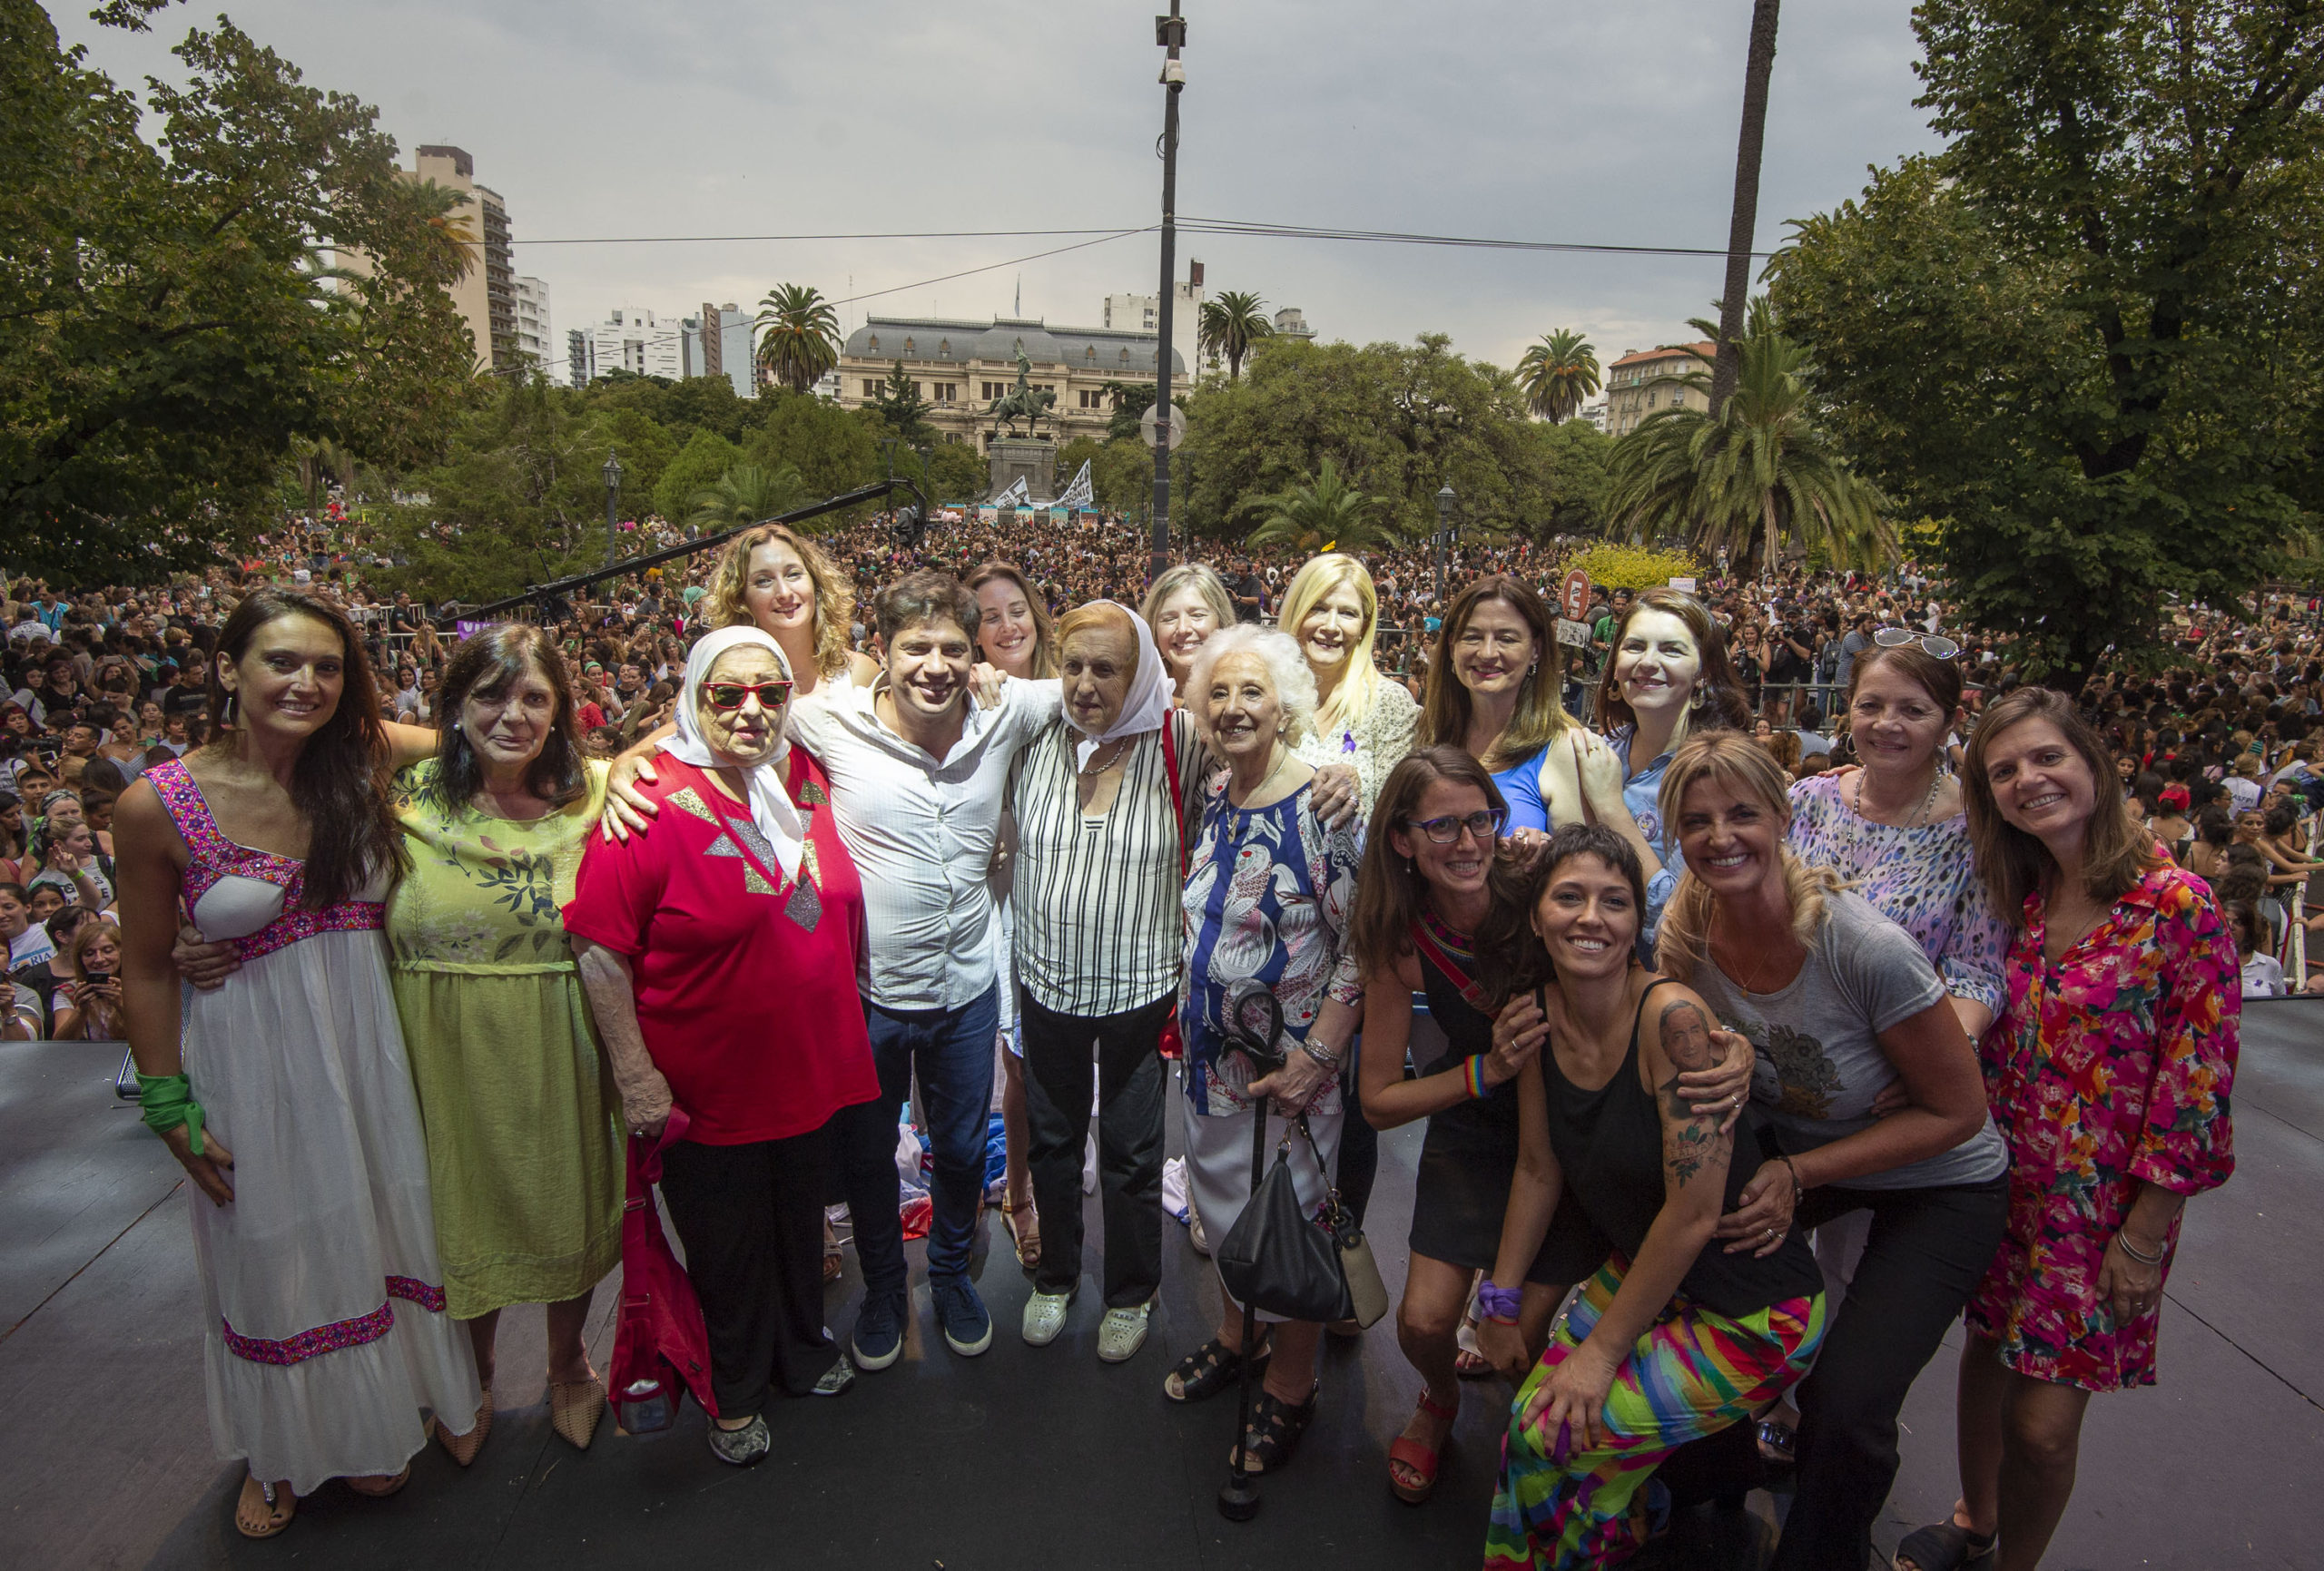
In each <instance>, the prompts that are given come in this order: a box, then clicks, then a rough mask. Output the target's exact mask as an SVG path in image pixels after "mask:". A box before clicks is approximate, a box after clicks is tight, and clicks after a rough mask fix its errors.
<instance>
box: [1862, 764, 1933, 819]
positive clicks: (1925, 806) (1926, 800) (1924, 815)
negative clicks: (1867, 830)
mask: <svg viewBox="0 0 2324 1571" xmlns="http://www.w3.org/2000/svg"><path fill="white" fill-rule="evenodd" d="M1866 772H1867V771H1864V770H1862V769H1859V770H1857V771H1856V817H1857V818H1858V819H1861V820H1864V821H1865V822H1866V823H1869V822H1871V821H1872V820H1870V819H1869V818H1868V817H1866V813H1865V810H1864V777H1865V774H1866ZM1944 789H1945V766H1944V765H1943V764H1939V765H1937V767H1936V771H1935V774H1933V775H1932V776H1931V777H1930V779H1929V782H1928V795H1926V796H1925V797H1923V798H1922V799H1921V805H1920V809H1919V810H1918V811H1916V812H1915V813H1914V814H1913V816H1912V817H1911V818H1910V819H1908V820H1905V822H1903V823H1901V824H1898V825H1896V826H1895V827H1896V828H1897V829H1900V830H1917V829H1922V828H1925V827H1926V825H1927V822H1928V815H1929V810H1930V809H1931V808H1934V807H1935V806H1936V794H1937V792H1939V791H1941V790H1944Z"/></svg>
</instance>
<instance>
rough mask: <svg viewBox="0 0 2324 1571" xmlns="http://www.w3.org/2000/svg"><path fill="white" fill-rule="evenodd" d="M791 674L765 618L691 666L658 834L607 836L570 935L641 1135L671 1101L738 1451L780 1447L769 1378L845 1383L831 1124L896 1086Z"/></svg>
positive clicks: (742, 1458)
mask: <svg viewBox="0 0 2324 1571" xmlns="http://www.w3.org/2000/svg"><path fill="white" fill-rule="evenodd" d="M790 701H791V669H790V665H789V663H788V662H787V661H785V660H784V658H783V652H782V651H781V650H780V649H779V648H778V647H777V646H776V645H775V643H774V641H773V639H771V638H769V637H768V636H767V635H766V634H765V633H761V632H760V631H758V630H757V629H756V628H754V627H730V628H723V629H721V630H720V631H718V632H716V633H712V634H711V635H710V636H709V637H707V638H705V639H704V640H703V641H702V642H701V643H698V644H696V645H695V646H694V653H693V654H692V655H691V656H690V657H689V658H688V660H687V661H686V669H685V681H684V690H683V692H681V694H680V701H679V704H678V710H677V725H678V733H677V735H676V736H675V737H673V738H672V739H671V740H670V741H667V742H665V743H664V744H663V751H664V754H665V757H664V759H663V760H661V761H659V772H660V776H661V778H660V780H659V781H657V782H656V783H655V785H653V786H651V787H649V788H647V793H648V794H649V795H650V796H652V797H653V798H654V799H655V800H656V801H659V802H663V803H666V804H667V805H668V806H669V807H670V808H674V809H675V811H665V812H664V813H663V814H662V815H661V816H660V817H659V818H657V819H656V820H655V826H656V832H655V833H654V834H652V835H633V836H631V837H630V839H629V840H627V841H625V842H621V843H612V842H607V841H603V840H600V841H597V842H595V843H593V844H592V845H591V846H590V848H589V849H588V852H587V854H586V856H585V857H584V858H583V859H582V862H581V871H580V875H579V879H578V883H577V887H576V891H575V894H574V898H573V902H572V903H571V904H570V905H568V906H566V908H565V926H566V932H568V933H569V934H571V935H572V937H573V940H574V948H575V949H576V953H577V955H578V957H579V961H580V967H581V977H582V981H583V983H584V985H585V986H586V987H587V989H588V993H589V1003H590V1008H591V1011H592V1013H594V1014H595V1015H596V1021H597V1030H598V1033H599V1035H600V1036H603V1038H604V1039H605V1043H606V1052H607V1055H608V1056H609V1057H610V1058H611V1060H612V1062H613V1071H614V1083H615V1086H616V1087H617V1088H618V1089H619V1090H620V1092H621V1098H622V1108H623V1114H624V1116H625V1120H626V1122H627V1123H628V1125H629V1128H630V1131H631V1132H632V1133H633V1134H646V1135H654V1134H660V1132H661V1129H662V1125H663V1124H664V1123H665V1121H666V1120H667V1119H668V1117H669V1115H670V1110H671V1108H672V1107H673V1106H674V1105H675V1106H677V1107H681V1108H684V1110H685V1113H686V1116H687V1118H688V1119H689V1120H690V1121H691V1122H690V1124H689V1126H688V1127H687V1129H686V1132H685V1138H684V1140H682V1141H679V1142H678V1143H676V1144H673V1145H672V1146H671V1147H670V1148H669V1150H668V1151H667V1152H666V1153H665V1154H664V1157H663V1169H662V1197H663V1199H664V1200H665V1202H666V1203H668V1205H669V1208H670V1218H671V1221H672V1222H675V1224H676V1226H677V1230H678V1236H679V1238H680V1239H681V1240H682V1241H683V1242H684V1244H685V1251H686V1262H687V1265H686V1269H687V1274H688V1275H689V1276H690V1277H691V1278H692V1279H693V1281H694V1289H695V1291H697V1292H698V1293H699V1294H700V1295H701V1297H702V1310H703V1319H704V1322H705V1324H706V1326H707V1329H708V1330H709V1333H710V1352H711V1384H712V1389H713V1391H714V1394H715V1396H716V1398H717V1401H718V1410H719V1414H720V1417H719V1419H717V1421H716V1422H715V1423H714V1425H713V1426H712V1428H711V1431H710V1448H711V1449H712V1450H713V1451H714V1452H715V1453H716V1454H717V1455H718V1456H719V1458H721V1459H722V1460H724V1461H728V1462H734V1463H736V1464H738V1465H741V1464H747V1463H751V1462H755V1461H758V1460H759V1459H760V1458H763V1457H764V1456H765V1455H766V1453H767V1449H768V1444H769V1441H768V1435H767V1428H766V1421H765V1420H764V1419H763V1418H761V1417H760V1416H759V1410H760V1409H761V1408H762V1407H763V1406H764V1404H765V1402H766V1399H767V1397H768V1395H769V1393H770V1389H771V1388H772V1387H773V1385H775V1384H776V1383H780V1384H781V1385H782V1387H783V1389H785V1390H787V1391H789V1392H791V1393H792V1394H793V1395H794V1396H801V1395H804V1394H806V1393H807V1392H808V1391H810V1390H815V1391H820V1392H825V1393H836V1392H837V1391H840V1390H843V1389H846V1387H847V1385H848V1384H849V1383H850V1382H851V1381H852V1380H853V1379H854V1371H853V1370H852V1369H850V1368H849V1366H848V1363H847V1360H846V1359H845V1357H844V1356H843V1355H842V1354H840V1353H839V1352H838V1351H837V1350H835V1349H834V1348H833V1347H832V1342H831V1339H830V1338H829V1337H828V1336H827V1335H826V1334H825V1333H824V1330H823V1306H822V1201H823V1194H824V1173H825V1170H826V1168H827V1166H828V1165H829V1162H830V1153H831V1139H830V1134H829V1125H830V1123H831V1119H832V1114H834V1113H836V1112H837V1111H838V1110H839V1109H840V1108H842V1107H843V1106H846V1105H850V1104H852V1103H857V1102H868V1101H870V1100H872V1096H873V1095H875V1094H876V1093H877V1091H878V1089H879V1086H878V1082H877V1079H876V1077H875V1076H874V1075H873V1073H872V1045H871V1041H870V1038H869V1036H867V1035H866V1033H865V1031H864V1026H863V1009H862V1005H861V1004H860V1003H859V1002H858V1001H857V995H856V989H855V975H856V962H857V959H858V957H859V956H860V955H861V953H862V946H863V889H862V884H861V883H860V882H859V881H858V879H857V878H856V873H855V865H854V864H853V863H852V861H850V860H849V859H848V855H847V850H846V849H845V847H843V846H842V844H841V843H840V838H839V832H838V830H837V828H836V826H835V825H834V824H833V823H832V814H831V810H830V805H829V804H830V800H831V796H830V789H831V788H830V784H829V782H828V781H826V780H825V779H824V776H823V771H822V766H820V765H819V764H817V763H816V761H814V760H813V759H812V757H810V756H809V755H808V753H807V751H806V750H805V749H803V748H797V747H793V746H791V745H790V743H789V741H787V740H786V739H785V737H784V735H783V719H784V714H785V711H786V710H787V709H788V707H789V704H790Z"/></svg>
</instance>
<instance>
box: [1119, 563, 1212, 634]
mask: <svg viewBox="0 0 2324 1571" xmlns="http://www.w3.org/2000/svg"><path fill="white" fill-rule="evenodd" d="M1181 589H1192V590H1193V591H1194V592H1195V593H1196V594H1199V595H1201V596H1202V603H1203V604H1205V605H1207V606H1209V607H1210V614H1211V616H1212V618H1213V619H1214V620H1216V622H1217V623H1218V626H1219V627H1232V626H1234V625H1235V620H1236V618H1235V603H1234V602H1233V601H1232V600H1229V599H1228V598H1227V597H1226V580H1224V579H1222V578H1220V577H1219V576H1218V571H1217V569H1216V568H1214V567H1213V566H1211V565H1210V564H1209V563H1207V562H1181V563H1179V564H1178V565H1177V566H1176V567H1170V568H1166V569H1164V570H1163V573H1162V576H1160V577H1159V578H1157V579H1156V580H1155V581H1154V587H1153V588H1151V589H1148V590H1147V592H1146V599H1145V601H1144V603H1143V604H1140V605H1139V606H1138V608H1137V614H1139V615H1140V616H1143V617H1145V618H1146V625H1147V631H1149V632H1151V633H1153V634H1154V636H1155V638H1156V639H1157V641H1158V640H1159V639H1160V638H1161V636H1162V630H1161V629H1160V628H1159V627H1157V626H1155V624H1154V619H1155V618H1156V617H1157V616H1158V615H1160V614H1162V604H1163V602H1165V601H1167V600H1168V599H1169V598H1170V597H1171V596H1172V595H1174V594H1177V593H1178V591H1179V590H1181ZM1212 631H1213V632H1216V631H1217V629H1216V628H1214V629H1212Z"/></svg>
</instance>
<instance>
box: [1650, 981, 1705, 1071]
mask: <svg viewBox="0 0 2324 1571" xmlns="http://www.w3.org/2000/svg"><path fill="white" fill-rule="evenodd" d="M1661 1030H1662V1053H1663V1056H1665V1057H1667V1058H1669V1060H1670V1063H1671V1065H1672V1067H1674V1068H1676V1069H1677V1070H1679V1073H1680V1074H1686V1073H1688V1072H1689V1071H1692V1070H1697V1069H1708V1068H1709V1067H1710V1066H1711V1065H1713V1064H1715V1063H1717V1062H1718V1058H1717V1056H1715V1055H1714V1054H1713V1053H1712V1052H1711V1050H1710V1021H1709V1019H1708V1018H1707V1017H1706V1016H1704V1014H1703V1012H1702V1009H1701V1007H1700V1006H1698V1005H1696V1004H1694V1003H1692V1002H1690V1001H1689V1000H1688V999H1685V998H1681V999H1679V1000H1678V1001H1677V1002H1676V1003H1673V1004H1669V1005H1666V1006H1664V1007H1663V1010H1662V1017H1661Z"/></svg>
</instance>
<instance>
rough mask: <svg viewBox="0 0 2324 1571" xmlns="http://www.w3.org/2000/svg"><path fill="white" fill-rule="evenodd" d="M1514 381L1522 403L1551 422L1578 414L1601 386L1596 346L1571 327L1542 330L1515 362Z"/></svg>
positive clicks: (1553, 423)
mask: <svg viewBox="0 0 2324 1571" xmlns="http://www.w3.org/2000/svg"><path fill="white" fill-rule="evenodd" d="M1517 381H1518V384H1519V385H1520V386H1521V387H1522V388H1524V389H1525V406H1526V407H1528V408H1530V409H1531V410H1532V411H1533V413H1535V414H1537V415H1539V416H1541V418H1543V419H1544V420H1547V421H1548V422H1549V423H1550V424H1551V425H1552V426H1554V425H1556V424H1557V423H1558V422H1559V421H1561V420H1565V419H1570V418H1571V417H1573V416H1574V415H1576V414H1579V413H1580V412H1581V406H1582V402H1583V400H1585V399H1587V398H1589V397H1590V394H1592V393H1594V392H1596V391H1597V390H1598V389H1599V388H1600V387H1601V386H1603V383H1602V382H1601V380H1600V378H1599V375H1598V351H1597V349H1595V348H1594V347H1593V346H1592V345H1591V344H1590V341H1589V340H1588V339H1584V338H1583V337H1582V336H1581V334H1580V333H1577V332H1575V331H1574V330H1573V329H1571V328H1560V329H1558V330H1557V331H1556V332H1553V333H1543V334H1542V335H1541V342H1540V343H1538V344H1535V345H1534V346H1533V347H1532V348H1531V349H1527V350H1526V351H1525V354H1524V357H1523V358H1521V359H1520V360H1519V361H1518V362H1517Z"/></svg>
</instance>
